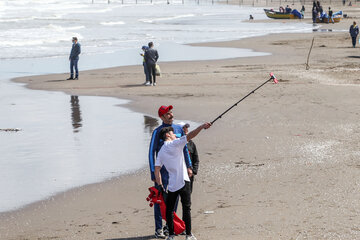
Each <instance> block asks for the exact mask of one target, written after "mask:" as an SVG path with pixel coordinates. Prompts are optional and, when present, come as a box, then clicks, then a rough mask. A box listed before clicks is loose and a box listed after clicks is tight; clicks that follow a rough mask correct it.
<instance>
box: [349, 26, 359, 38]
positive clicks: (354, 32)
mask: <svg viewBox="0 0 360 240" xmlns="http://www.w3.org/2000/svg"><path fill="white" fill-rule="evenodd" d="M349 32H350V35H351V37H357V35H358V34H359V27H358V26H357V25H355V27H354V25H351V26H350V30H349Z"/></svg>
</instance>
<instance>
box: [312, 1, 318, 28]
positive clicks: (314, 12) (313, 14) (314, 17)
mask: <svg viewBox="0 0 360 240" xmlns="http://www.w3.org/2000/svg"><path fill="white" fill-rule="evenodd" d="M311 12H312V20H313V23H316V17H317V15H318V12H317V5H316V3H315V1H314V2H313V8H312V10H311Z"/></svg>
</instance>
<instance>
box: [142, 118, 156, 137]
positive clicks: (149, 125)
mask: <svg viewBox="0 0 360 240" xmlns="http://www.w3.org/2000/svg"><path fill="white" fill-rule="evenodd" d="M157 126H159V122H158V120H157V119H156V118H153V117H150V116H146V115H144V127H145V132H146V133H149V135H151V134H152V132H153V131H154V129H155V128H156V127H157Z"/></svg>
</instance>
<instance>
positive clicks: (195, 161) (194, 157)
mask: <svg viewBox="0 0 360 240" xmlns="http://www.w3.org/2000/svg"><path fill="white" fill-rule="evenodd" d="M187 148H188V150H189V155H190V159H191V163H192V170H193V173H194V175H196V174H197V173H198V170H199V155H198V152H197V149H196V145H195V143H194V142H193V141H192V140H190V141H189V142H188V143H187Z"/></svg>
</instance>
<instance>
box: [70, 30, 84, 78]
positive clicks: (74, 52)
mask: <svg viewBox="0 0 360 240" xmlns="http://www.w3.org/2000/svg"><path fill="white" fill-rule="evenodd" d="M72 43H73V44H72V48H71V52H70V56H69V61H70V77H69V78H68V79H67V80H73V79H74V80H78V79H79V70H78V62H79V55H80V53H81V46H80V43H78V39H77V37H73V38H72ZM74 68H75V78H74Z"/></svg>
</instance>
